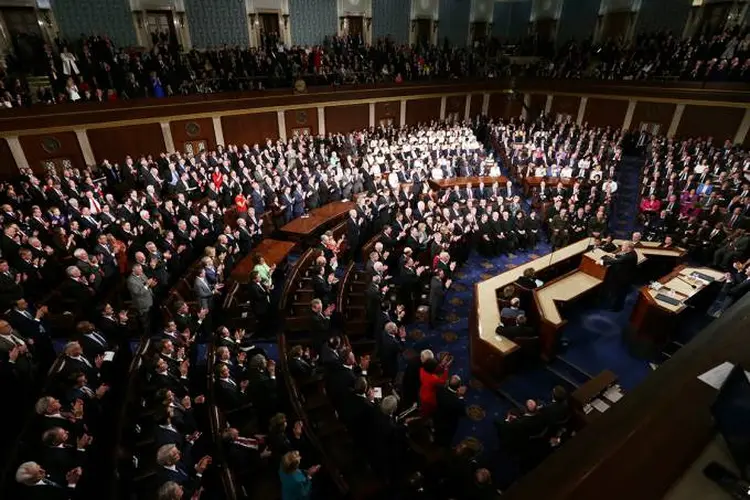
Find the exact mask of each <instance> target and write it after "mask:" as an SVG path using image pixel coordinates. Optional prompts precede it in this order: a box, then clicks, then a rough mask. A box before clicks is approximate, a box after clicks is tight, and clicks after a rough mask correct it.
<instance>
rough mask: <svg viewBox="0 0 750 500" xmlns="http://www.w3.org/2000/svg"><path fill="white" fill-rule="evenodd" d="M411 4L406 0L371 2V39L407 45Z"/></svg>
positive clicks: (378, 0)
mask: <svg viewBox="0 0 750 500" xmlns="http://www.w3.org/2000/svg"><path fill="white" fill-rule="evenodd" d="M410 4H411V2H407V1H406V0H375V1H374V2H372V38H373V41H375V40H377V39H378V38H386V37H387V38H390V39H391V40H393V41H394V42H396V43H409V30H410V29H411V28H410V24H409V18H410V17H411V12H410V10H411V5H410Z"/></svg>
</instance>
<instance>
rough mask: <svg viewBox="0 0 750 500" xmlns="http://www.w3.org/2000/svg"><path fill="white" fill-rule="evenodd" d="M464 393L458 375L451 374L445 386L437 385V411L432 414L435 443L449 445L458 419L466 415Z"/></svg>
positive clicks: (456, 427) (464, 388)
mask: <svg viewBox="0 0 750 500" xmlns="http://www.w3.org/2000/svg"><path fill="white" fill-rule="evenodd" d="M464 394H466V386H463V385H461V377H459V376H458V375H453V376H451V378H450V380H448V385H447V386H445V387H438V390H437V392H436V399H437V411H436V412H435V415H434V416H433V422H434V423H435V443H436V444H438V445H440V446H450V444H451V441H452V440H453V436H454V435H455V434H456V430H457V429H458V422H459V420H461V418H462V417H463V416H465V415H466V405H465V403H464Z"/></svg>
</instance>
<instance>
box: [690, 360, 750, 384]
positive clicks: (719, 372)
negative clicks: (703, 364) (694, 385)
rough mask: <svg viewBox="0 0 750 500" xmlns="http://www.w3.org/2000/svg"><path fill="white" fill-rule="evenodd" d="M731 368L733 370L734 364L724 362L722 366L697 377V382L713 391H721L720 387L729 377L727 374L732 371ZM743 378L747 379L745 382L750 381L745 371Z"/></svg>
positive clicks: (749, 373)
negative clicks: (704, 384)
mask: <svg viewBox="0 0 750 500" xmlns="http://www.w3.org/2000/svg"><path fill="white" fill-rule="evenodd" d="M732 368H734V364H732V363H730V362H729V361H725V362H723V363H722V364H720V365H718V366H715V367H713V368H711V369H710V370H708V371H707V372H706V373H703V374H702V375H698V380H700V381H701V382H704V383H706V384H708V385H710V386H711V387H713V388H714V389H721V385H722V384H723V383H724V381H725V380H726V379H727V377H728V376H729V372H731V371H732ZM745 376H746V377H747V380H748V381H750V372H748V371H745Z"/></svg>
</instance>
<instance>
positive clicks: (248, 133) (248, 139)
mask: <svg viewBox="0 0 750 500" xmlns="http://www.w3.org/2000/svg"><path fill="white" fill-rule="evenodd" d="M221 128H222V130H223V131H224V141H225V142H226V143H227V144H234V145H236V146H239V147H242V145H243V144H247V145H248V146H250V147H252V146H253V144H261V145H262V144H265V142H266V139H272V140H274V141H275V140H276V139H278V138H279V122H278V119H277V118H276V113H256V114H252V115H234V116H222V117H221Z"/></svg>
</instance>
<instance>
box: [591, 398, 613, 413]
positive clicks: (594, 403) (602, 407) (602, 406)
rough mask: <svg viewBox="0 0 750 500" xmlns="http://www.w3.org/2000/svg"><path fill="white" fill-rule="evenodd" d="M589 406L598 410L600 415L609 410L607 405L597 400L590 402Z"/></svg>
mask: <svg viewBox="0 0 750 500" xmlns="http://www.w3.org/2000/svg"><path fill="white" fill-rule="evenodd" d="M591 406H593V407H594V408H596V409H597V410H599V411H600V412H601V413H604V412H605V411H607V410H609V405H608V404H607V403H605V402H604V401H602V400H601V399H599V398H596V399H594V400H592V401H591Z"/></svg>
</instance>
